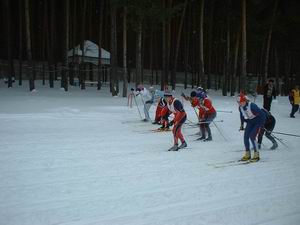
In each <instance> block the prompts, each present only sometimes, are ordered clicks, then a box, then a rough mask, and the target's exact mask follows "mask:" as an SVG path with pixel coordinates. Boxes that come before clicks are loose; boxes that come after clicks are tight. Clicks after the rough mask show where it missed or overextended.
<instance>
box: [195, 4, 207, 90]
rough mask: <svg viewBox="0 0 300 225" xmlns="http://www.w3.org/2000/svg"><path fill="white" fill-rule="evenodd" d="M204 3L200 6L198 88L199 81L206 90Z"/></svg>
mask: <svg viewBox="0 0 300 225" xmlns="http://www.w3.org/2000/svg"><path fill="white" fill-rule="evenodd" d="M204 3H205V0H202V1H201V5H200V23H199V25H200V28H199V36H200V37H199V41H200V42H199V47H200V49H199V50H200V51H199V76H200V80H201V81H200V80H198V84H197V85H198V86H199V81H200V82H201V84H203V85H204V88H206V78H205V73H204V49H203V17H204Z"/></svg>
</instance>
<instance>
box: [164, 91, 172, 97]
mask: <svg viewBox="0 0 300 225" xmlns="http://www.w3.org/2000/svg"><path fill="white" fill-rule="evenodd" d="M164 96H165V97H172V93H171V92H169V91H165V93H164Z"/></svg>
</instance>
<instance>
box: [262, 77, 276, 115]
mask: <svg viewBox="0 0 300 225" xmlns="http://www.w3.org/2000/svg"><path fill="white" fill-rule="evenodd" d="M263 91H264V93H263V95H264V109H266V110H268V111H269V112H270V111H271V103H272V99H276V90H275V85H274V80H272V79H270V80H268V82H267V84H266V85H265V86H264V90H263Z"/></svg>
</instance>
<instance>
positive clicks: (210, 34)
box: [206, 0, 215, 89]
mask: <svg viewBox="0 0 300 225" xmlns="http://www.w3.org/2000/svg"><path fill="white" fill-rule="evenodd" d="M214 9H215V0H212V1H211V11H210V15H209V28H208V65H207V86H206V88H208V89H210V88H211V74H212V44H213V25H214V23H213V22H214Z"/></svg>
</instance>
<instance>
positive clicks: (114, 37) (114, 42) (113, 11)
mask: <svg viewBox="0 0 300 225" xmlns="http://www.w3.org/2000/svg"><path fill="white" fill-rule="evenodd" d="M110 5H111V17H110V19H111V45H110V48H111V55H110V57H111V58H110V61H111V78H110V81H111V82H110V91H111V93H112V96H116V95H118V92H117V90H118V88H117V86H118V83H117V81H118V80H117V76H118V75H117V66H118V61H117V60H118V55H117V54H118V53H117V27H116V26H117V23H116V20H117V15H116V14H117V9H116V6H115V5H114V3H113V2H110Z"/></svg>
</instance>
